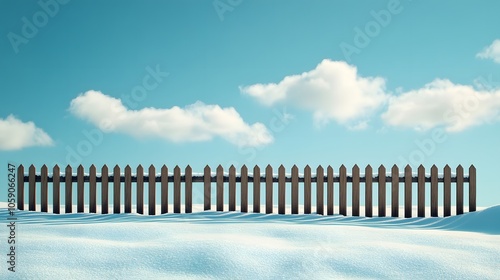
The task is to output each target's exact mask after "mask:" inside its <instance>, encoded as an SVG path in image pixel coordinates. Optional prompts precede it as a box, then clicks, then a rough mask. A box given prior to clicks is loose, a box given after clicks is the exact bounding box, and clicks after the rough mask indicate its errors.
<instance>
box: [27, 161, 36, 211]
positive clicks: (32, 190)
mask: <svg viewBox="0 0 500 280" xmlns="http://www.w3.org/2000/svg"><path fill="white" fill-rule="evenodd" d="M28 172H29V181H28V182H29V192H28V195H29V210H30V211H36V180H35V176H36V175H35V166H34V165H31V166H30V168H29V171H28Z"/></svg>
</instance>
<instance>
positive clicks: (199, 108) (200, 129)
mask: <svg viewBox="0 0 500 280" xmlns="http://www.w3.org/2000/svg"><path fill="white" fill-rule="evenodd" d="M69 110H70V112H71V113H73V114H74V115H75V116H77V117H79V118H82V119H85V120H87V121H90V122H91V123H92V124H94V125H96V126H97V127H99V128H100V129H101V130H102V131H103V132H119V133H124V134H128V135H132V136H134V137H138V138H140V137H156V138H162V139H166V140H169V141H173V142H183V141H207V140H210V139H212V138H213V137H215V136H218V137H221V138H223V139H225V140H227V141H228V142H230V143H232V144H234V145H237V146H261V145H265V144H269V143H271V142H272V141H273V137H272V135H271V134H270V132H269V131H268V129H267V128H266V127H265V126H264V125H263V124H261V123H255V124H252V125H249V124H247V123H245V122H244V121H243V119H242V118H241V116H240V115H239V114H238V112H237V111H236V110H235V109H234V108H232V107H229V108H221V107H219V106H218V105H205V104H203V103H202V102H196V103H194V104H191V105H189V106H186V107H185V108H179V107H177V106H174V107H172V108H170V109H157V108H144V109H141V110H130V109H128V108H126V107H125V106H124V105H123V103H122V101H121V100H120V99H117V98H113V97H111V96H107V95H105V94H103V93H101V92H99V91H93V90H90V91H87V92H85V93H84V94H81V95H80V96H78V97H77V98H75V99H73V100H72V101H71V105H70V108H69Z"/></svg>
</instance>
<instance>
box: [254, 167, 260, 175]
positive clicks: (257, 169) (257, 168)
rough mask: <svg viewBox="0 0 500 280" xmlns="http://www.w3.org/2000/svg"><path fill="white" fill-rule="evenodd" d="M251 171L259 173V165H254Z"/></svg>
mask: <svg viewBox="0 0 500 280" xmlns="http://www.w3.org/2000/svg"><path fill="white" fill-rule="evenodd" d="M253 173H256V174H257V175H260V167H259V166H258V165H255V167H254V168H253Z"/></svg>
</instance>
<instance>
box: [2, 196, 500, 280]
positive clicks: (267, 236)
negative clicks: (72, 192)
mask: <svg viewBox="0 0 500 280" xmlns="http://www.w3.org/2000/svg"><path fill="white" fill-rule="evenodd" d="M7 217H8V212H7V211H6V210H5V209H2V210H1V212H0V219H2V220H4V221H6V219H7ZM15 217H17V219H18V220H17V228H16V246H17V247H16V256H17V265H16V271H17V272H15V273H11V272H8V271H7V269H6V267H5V265H3V266H2V267H3V269H2V271H1V272H0V278H1V279H309V278H316V279H339V278H341V279H356V278H362V279H367V278H371V279H387V278H391V279H432V278H434V279H499V278H498V277H499V275H500V206H495V207H490V208H487V209H485V210H482V211H478V212H475V213H469V214H465V215H461V216H455V217H448V218H412V219H401V218H355V217H342V216H338V215H336V216H330V217H328V216H319V215H278V214H272V215H265V214H253V213H248V214H244V213H237V212H236V213H235V212H232V213H228V212H223V213H220V212H214V211H207V212H201V213H193V214H166V215H157V216H141V215H137V214H116V215H114V214H108V215H102V214H61V215H55V214H46V213H45V214H44V213H38V212H28V211H16V212H15ZM6 223H7V222H5V224H6ZM5 228H6V227H5V226H2V230H1V235H2V236H4V237H5V239H6V237H7V234H8V233H7V232H6V229H5ZM6 243H7V242H2V245H1V249H2V254H4V252H5V253H7V244H6Z"/></svg>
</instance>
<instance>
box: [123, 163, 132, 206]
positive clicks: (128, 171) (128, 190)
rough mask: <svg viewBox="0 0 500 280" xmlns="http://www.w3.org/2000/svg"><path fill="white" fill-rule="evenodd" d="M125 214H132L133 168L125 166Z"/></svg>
mask: <svg viewBox="0 0 500 280" xmlns="http://www.w3.org/2000/svg"><path fill="white" fill-rule="evenodd" d="M124 189H125V190H124V192H125V199H124V200H125V213H132V168H130V165H127V166H125V187H124Z"/></svg>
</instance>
